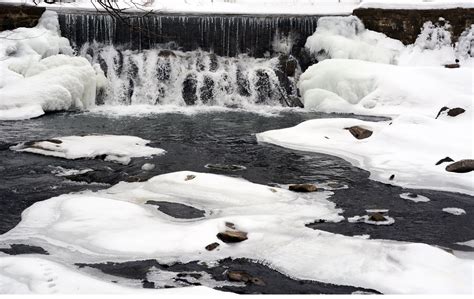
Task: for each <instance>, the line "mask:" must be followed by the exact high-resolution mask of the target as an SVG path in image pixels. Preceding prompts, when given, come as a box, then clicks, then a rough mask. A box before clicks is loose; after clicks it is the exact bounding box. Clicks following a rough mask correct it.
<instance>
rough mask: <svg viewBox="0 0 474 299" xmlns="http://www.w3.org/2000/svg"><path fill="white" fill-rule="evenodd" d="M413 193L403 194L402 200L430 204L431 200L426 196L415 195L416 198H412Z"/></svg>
mask: <svg viewBox="0 0 474 299" xmlns="http://www.w3.org/2000/svg"><path fill="white" fill-rule="evenodd" d="M410 194H412V193H402V194H400V198H403V199H406V200H411V201H414V202H428V201H430V199H429V198H428V197H426V196H423V195H419V194H415V195H416V196H414V197H413V196H410Z"/></svg>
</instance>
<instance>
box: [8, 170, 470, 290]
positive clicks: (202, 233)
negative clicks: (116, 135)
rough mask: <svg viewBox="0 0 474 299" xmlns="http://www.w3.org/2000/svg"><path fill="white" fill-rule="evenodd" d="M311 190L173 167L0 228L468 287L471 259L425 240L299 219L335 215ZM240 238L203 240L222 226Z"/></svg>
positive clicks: (91, 254) (339, 276) (135, 254)
mask: <svg viewBox="0 0 474 299" xmlns="http://www.w3.org/2000/svg"><path fill="white" fill-rule="evenodd" d="M328 194H329V193H327V192H316V193H312V194H300V193H293V192H291V191H288V190H285V189H280V188H274V187H268V186H263V185H257V184H253V183H250V182H247V181H245V180H242V179H237V178H230V177H225V176H220V175H213V174H203V173H193V172H177V173H171V174H165V175H160V176H156V177H154V178H152V179H150V180H149V181H148V182H144V183H120V184H118V185H116V186H114V187H112V188H110V189H108V190H104V191H99V192H96V193H92V192H83V193H81V194H70V195H62V196H59V197H56V198H52V199H49V200H46V201H43V202H38V203H35V204H34V205H33V206H31V207H30V208H28V209H27V210H25V211H24V212H23V214H22V221H21V223H20V224H18V226H17V227H15V228H14V229H13V230H11V231H10V232H8V233H6V234H4V235H3V236H1V237H0V242H2V243H12V242H15V243H18V242H27V243H29V244H35V245H36V246H41V247H43V248H45V249H46V250H47V251H48V252H50V253H52V256H54V257H56V258H58V259H61V260H63V262H65V263H73V262H94V261H96V262H97V261H107V260H108V261H113V260H119V261H120V260H121V261H124V260H127V259H128V260H137V259H146V258H158V260H159V262H161V263H172V262H188V261H193V260H200V261H203V262H212V261H215V260H219V259H222V258H226V257H235V258H238V257H246V258H250V259H254V260H258V261H260V262H262V263H265V264H266V265H268V266H270V267H272V268H274V269H276V270H278V271H281V272H283V273H285V274H287V275H290V276H291V277H294V278H298V279H310V280H317V281H322V282H327V283H334V284H342V285H353V286H359V287H366V288H372V289H376V290H378V291H381V292H384V293H411V294H413V293H469V292H471V291H472V289H471V283H472V281H471V274H472V273H471V271H472V266H473V265H472V261H469V260H463V259H459V258H457V257H455V256H454V255H452V254H450V253H447V252H445V251H443V250H441V249H438V248H435V247H431V246H428V245H424V244H412V243H404V242H395V241H382V240H366V239H362V238H352V237H346V236H342V235H336V234H331V233H327V232H324V231H318V230H312V229H309V228H307V227H305V223H308V222H313V221H315V220H318V219H325V220H327V221H340V220H341V219H342V217H341V216H340V215H339V213H340V212H341V211H340V210H338V209H336V208H335V205H334V204H333V203H331V202H329V201H327V200H326V199H325V198H326V197H327V196H328ZM148 200H162V201H169V202H177V203H182V204H186V205H190V206H194V207H196V208H199V209H204V210H205V211H206V217H204V218H199V219H193V220H180V219H175V218H173V217H170V216H168V215H165V214H163V213H162V212H160V211H158V210H156V208H155V207H153V206H150V205H146V204H144V203H145V202H147V201H148ZM225 222H232V223H234V224H235V226H236V228H237V229H239V230H243V231H245V232H248V240H246V241H244V242H241V243H237V244H225V243H221V246H220V247H219V248H220V250H214V251H207V250H205V249H204V247H205V246H206V245H208V244H210V243H212V242H216V241H219V240H218V239H217V238H216V234H217V233H218V232H222V231H223V230H225V229H226V227H225Z"/></svg>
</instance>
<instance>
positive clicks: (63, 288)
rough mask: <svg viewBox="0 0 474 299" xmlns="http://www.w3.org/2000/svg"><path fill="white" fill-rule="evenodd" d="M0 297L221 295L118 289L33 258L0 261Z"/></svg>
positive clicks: (183, 290) (197, 289)
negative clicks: (52, 295)
mask: <svg viewBox="0 0 474 299" xmlns="http://www.w3.org/2000/svg"><path fill="white" fill-rule="evenodd" d="M0 293H1V294H140V295H214V294H215V295H217V294H218V295H219V296H221V295H224V294H223V293H221V292H218V291H215V290H213V289H210V288H206V287H201V286H200V287H189V288H175V289H161V290H149V289H138V288H130V287H124V286H120V285H118V284H115V283H111V282H105V281H101V280H99V279H97V278H95V277H92V276H89V275H86V274H82V273H79V272H78V271H77V270H73V269H71V268H68V267H66V266H64V265H62V264H59V263H56V262H53V261H50V260H48V259H46V258H42V257H37V256H31V255H29V256H7V257H5V256H1V257H0Z"/></svg>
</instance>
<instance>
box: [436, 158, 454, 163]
mask: <svg viewBox="0 0 474 299" xmlns="http://www.w3.org/2000/svg"><path fill="white" fill-rule="evenodd" d="M445 162H454V160H453V159H451V158H450V157H446V158H443V159H441V160H439V161H438V162H436V164H435V165H439V164H442V163H445Z"/></svg>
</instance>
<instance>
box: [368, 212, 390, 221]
mask: <svg viewBox="0 0 474 299" xmlns="http://www.w3.org/2000/svg"><path fill="white" fill-rule="evenodd" d="M369 220H370V221H376V222H379V221H387V218H385V217H384V215H382V214H381V213H378V212H375V213H373V214H372V215H370V217H369Z"/></svg>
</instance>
